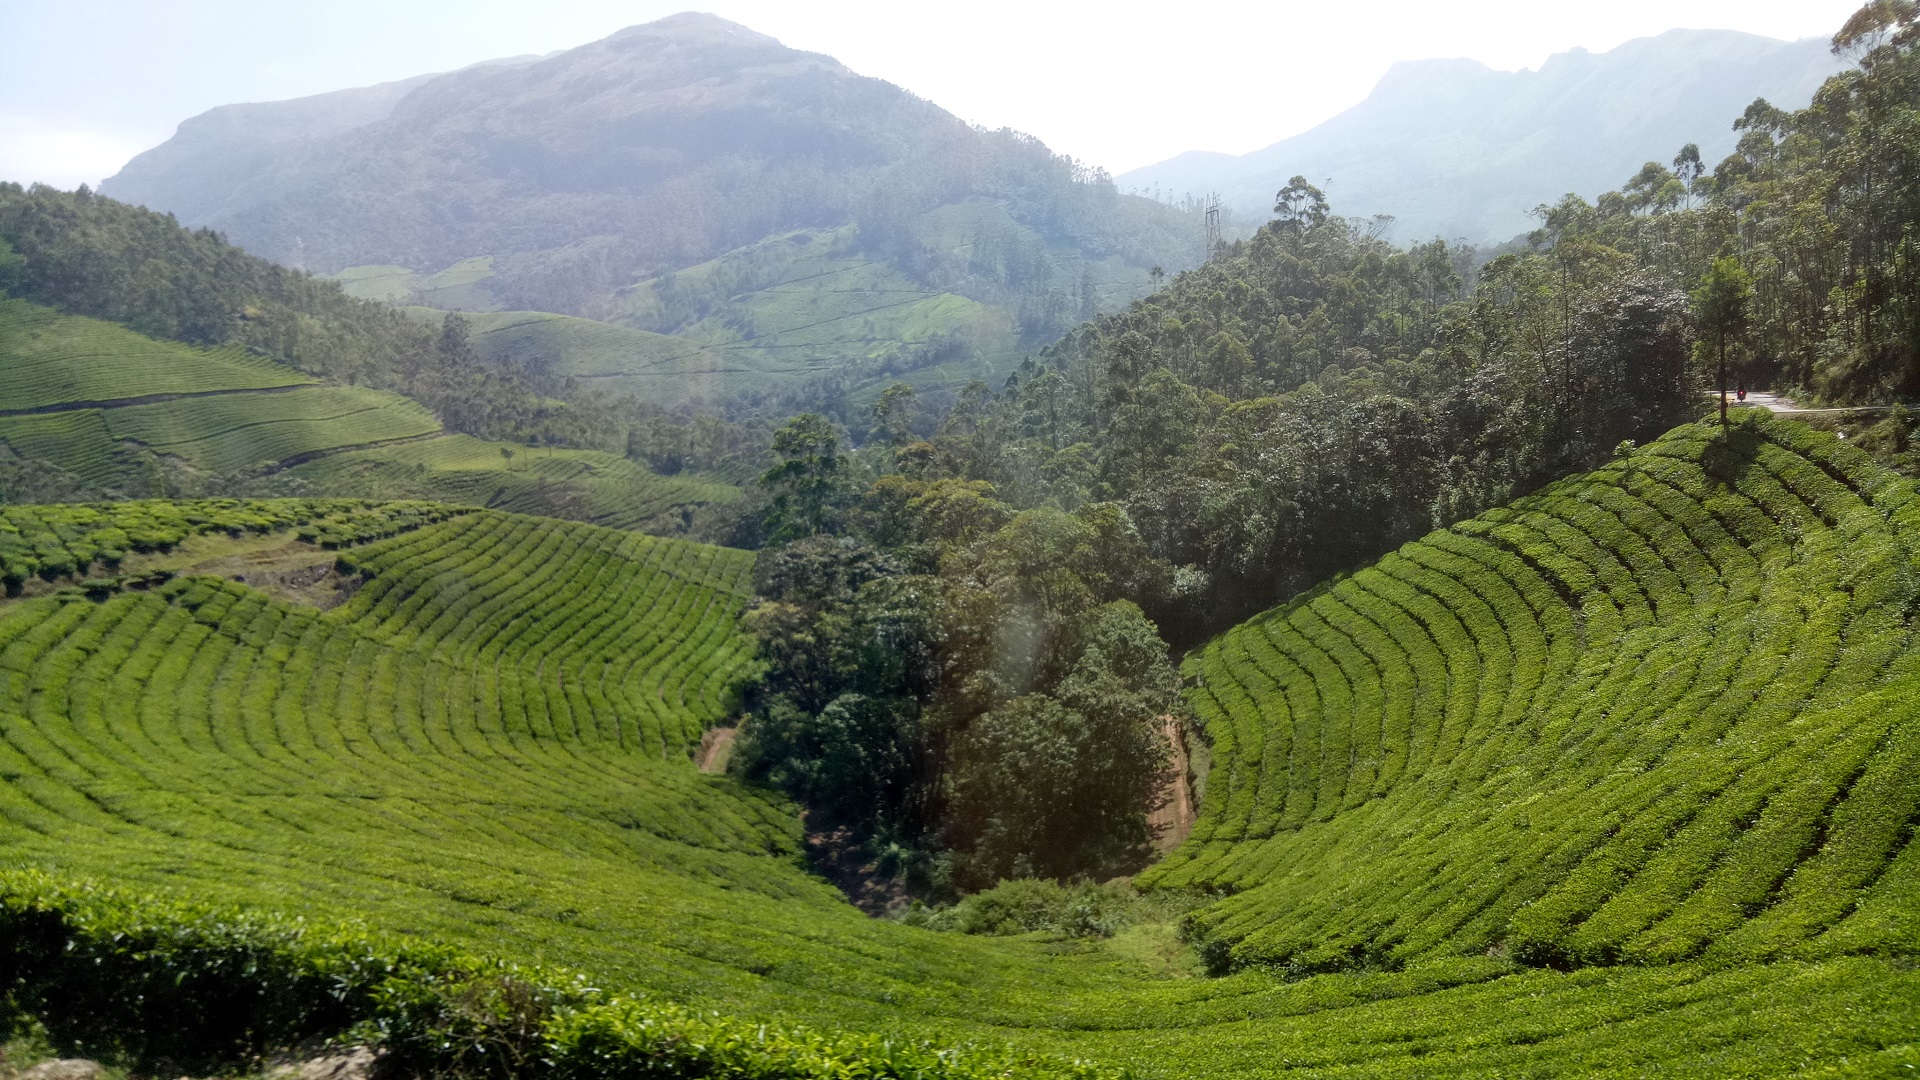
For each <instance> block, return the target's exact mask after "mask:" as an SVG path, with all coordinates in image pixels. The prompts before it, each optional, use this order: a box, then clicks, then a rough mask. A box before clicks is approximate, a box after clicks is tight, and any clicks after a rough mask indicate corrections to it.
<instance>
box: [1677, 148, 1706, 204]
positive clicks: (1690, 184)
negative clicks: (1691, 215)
mask: <svg viewBox="0 0 1920 1080" xmlns="http://www.w3.org/2000/svg"><path fill="white" fill-rule="evenodd" d="M1706 171H1707V167H1706V166H1705V165H1704V164H1702V163H1701V161H1700V146H1699V144H1698V143H1688V144H1687V145H1685V146H1683V147H1681V148H1680V152H1679V153H1678V154H1675V155H1674V156H1673V174H1674V175H1675V176H1677V177H1679V178H1680V183H1681V184H1682V185H1684V186H1685V187H1686V190H1687V203H1686V205H1687V209H1689V210H1691V209H1693V194H1694V188H1695V186H1696V185H1698V184H1699V183H1700V177H1701V174H1703V173H1705V172H1706Z"/></svg>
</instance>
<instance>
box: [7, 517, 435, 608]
mask: <svg viewBox="0 0 1920 1080" xmlns="http://www.w3.org/2000/svg"><path fill="white" fill-rule="evenodd" d="M463 513H466V511H464V510H461V509H458V508H454V507H448V506H440V505H435V504H431V503H404V502H401V503H370V502H360V501H357V500H351V499H272V500H261V501H241V500H237V499H211V500H204V501H199V502H168V501H163V500H157V499H156V500H148V501H142V502H118V503H99V504H96V505H92V506H85V505H71V504H69V505H61V506H9V507H0V579H3V580H4V581H5V582H6V584H7V587H8V589H9V590H10V591H14V590H17V589H18V587H19V585H20V583H21V582H22V581H25V580H26V579H27V578H29V577H32V576H34V575H36V574H37V575H39V576H40V577H44V578H47V579H49V580H52V579H54V578H59V577H68V576H77V575H84V574H85V573H87V571H88V570H90V569H91V568H92V567H94V566H95V565H101V566H105V567H106V568H108V569H113V568H115V567H117V566H118V565H119V563H120V561H121V560H122V559H124V558H126V557H127V554H128V553H129V552H151V551H166V550H167V549H169V548H171V547H173V546H174V545H175V544H178V543H180V542H181V541H182V540H185V539H187V538H188V537H190V536H195V535H198V534H200V533H208V532H225V533H230V534H232V535H236V536H237V535H240V534H242V533H246V532H254V533H263V532H273V531H278V530H283V529H298V531H299V536H300V539H302V540H307V541H309V542H312V543H318V544H322V545H323V546H326V547H344V546H347V545H350V544H357V543H364V542H366V541H369V540H376V539H380V538H383V537H388V536H394V535H397V534H399V533H402V532H406V531H408V530H410V529H416V528H419V527H421V526H423V525H431V524H433V523H435V522H438V521H445V520H446V519H448V518H451V517H456V516H458V515H460V514H463Z"/></svg>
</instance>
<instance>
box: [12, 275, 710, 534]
mask: <svg viewBox="0 0 1920 1080" xmlns="http://www.w3.org/2000/svg"><path fill="white" fill-rule="evenodd" d="M571 321H572V322H584V321H583V320H571ZM588 325H594V326H599V325H600V324H588ZM604 329H606V330H608V331H609V332H615V333H619V334H628V335H631V334H634V333H636V332H634V331H626V330H618V329H617V328H613V327H604ZM440 430H441V428H440V424H439V422H438V420H436V419H435V418H434V416H433V414H432V413H431V412H429V411H428V410H427V409H425V408H424V407H422V406H421V405H419V404H418V403H416V402H414V401H411V400H409V399H407V398H404V397H401V396H400V395H398V394H393V393H388V392H386V391H380V390H371V389H367V388H364V387H354V386H337V385H328V384H321V383H319V382H318V381H317V380H315V379H313V378H311V377H309V376H307V375H305V374H302V373H301V372H298V371H295V370H293V369H291V368H288V367H284V366H281V365H279V364H274V363H271V362H269V361H266V360H263V359H261V358H259V357H255V356H252V355H250V354H248V353H246V352H244V351H240V350H235V349H223V350H207V349H196V348H192V347H189V346H185V345H179V344H174V343H171V342H162V341H156V340H154V339H152V338H147V337H143V336H141V335H139V334H136V333H133V332H132V331H129V330H126V329H124V328H121V327H119V326H115V325H113V324H111V323H105V322H99V321H96V320H93V319H83V318H75V317H70V316H65V315H60V314H58V313H56V312H54V311H52V310H51V309H48V308H43V307H39V306H36V305H33V304H28V303H26V302H24V301H17V300H6V299H0V443H4V444H5V446H6V448H7V449H8V450H10V451H11V452H12V453H13V454H14V455H16V456H18V457H21V458H28V459H36V460H39V461H43V462H46V463H48V464H51V465H54V466H56V467H58V468H59V469H62V470H64V471H65V472H67V473H71V474H73V476H74V477H76V478H77V479H78V481H79V482H80V484H81V485H84V488H85V489H87V490H88V491H90V492H91V493H92V497H116V496H121V495H146V494H156V493H160V492H163V491H166V490H173V489H169V488H167V487H165V486H163V485H164V482H165V481H164V477H165V468H164V467H163V465H162V462H163V460H165V461H170V462H172V463H176V464H179V465H184V466H186V467H188V468H190V469H192V470H196V471H198V472H200V473H203V474H208V475H213V476H231V475H233V474H257V473H262V472H271V473H279V472H289V471H290V472H291V474H292V475H293V476H294V477H297V478H299V479H301V480H305V481H307V482H308V484H309V485H310V488H309V489H308V490H312V491H317V492H323V493H326V494H333V495H345V496H353V497H363V498H378V499H432V500H437V501H440V502H447V503H458V504H466V505H479V506H486V507H491V508H495V509H504V510H513V511H526V512H531V513H540V514H546V515H551V516H559V517H568V518H574V519H578V520H586V521H591V522H594V523H596V524H603V525H608V526H612V527H614V528H621V529H642V528H645V529H650V530H653V531H657V532H676V531H682V530H684V529H685V528H687V526H688V524H689V522H690V521H691V520H692V517H693V515H694V514H695V513H696V512H698V511H699V510H700V509H701V508H703V507H707V506H713V505H722V504H726V503H730V502H735V501H738V500H739V498H740V497H741V493H740V491H739V489H737V488H735V487H733V486H732V485H729V484H724V483H719V482H715V481H713V480H711V479H708V478H700V477H673V478H669V477H663V476H659V475H657V474H655V473H654V472H652V471H651V470H648V469H647V468H645V467H643V466H640V465H636V464H634V463H633V462H631V461H628V460H626V459H625V458H621V457H618V456H616V455H613V454H608V453H604V452H600V451H591V450H566V449H556V448H540V447H520V446H517V445H513V444H502V443H493V442H486V441H484V440H480V439H476V438H473V437H471V436H466V435H448V436H444V437H441V438H426V437H427V436H433V435H436V434H438V433H439V432H440ZM503 447H504V448H505V449H506V450H508V451H509V452H510V453H511V454H512V457H511V458H509V457H507V456H504V455H502V453H501V450H502V448H503ZM190 490H191V489H190ZM83 497H84V496H83Z"/></svg>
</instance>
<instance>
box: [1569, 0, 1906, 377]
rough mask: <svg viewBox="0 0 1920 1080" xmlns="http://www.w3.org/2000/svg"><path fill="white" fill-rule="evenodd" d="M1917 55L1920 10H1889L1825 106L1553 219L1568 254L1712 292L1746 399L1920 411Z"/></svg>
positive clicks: (1782, 116) (1712, 325) (1902, 1)
mask: <svg viewBox="0 0 1920 1080" xmlns="http://www.w3.org/2000/svg"><path fill="white" fill-rule="evenodd" d="M1916 46H1920V5H1916V4H1915V3H1914V2H1913V0H1873V2H1871V3H1868V4H1866V5H1865V6H1864V7H1862V8H1861V9H1860V10H1859V12H1858V13H1856V14H1855V15H1854V16H1853V17H1852V18H1851V19H1849V20H1848V22H1847V24H1846V25H1845V26H1844V27H1843V28H1842V29H1841V30H1840V32H1839V33H1838V34H1836V35H1834V39H1833V47H1834V50H1835V52H1837V53H1839V54H1841V55H1843V56H1849V57H1852V58H1853V59H1855V60H1856V61H1858V63H1857V66H1856V67H1853V68H1851V69H1849V70H1846V71H1843V72H1841V73H1840V74H1838V75H1835V76H1834V77H1833V78H1831V79H1829V80H1828V81H1827V82H1826V83H1825V85H1823V86H1822V87H1821V89H1820V91H1819V92H1818V93H1817V94H1816V95H1815V96H1814V100H1813V102H1812V104H1810V105H1809V106H1808V107H1806V108H1805V109H1801V110H1799V111H1798V112H1787V111H1785V110H1782V109H1778V108H1775V107H1774V106H1772V105H1770V104H1769V103H1767V102H1766V101H1764V100H1761V101H1755V102H1754V103H1753V104H1752V105H1751V106H1749V107H1748V108H1747V110H1746V113H1745V115H1743V116H1742V117H1740V118H1739V120H1738V121H1737V122H1736V123H1735V125H1734V126H1735V128H1736V129H1737V130H1739V131H1740V132H1741V137H1740V141H1739V143H1738V146H1737V148H1736V149H1735V151H1734V153H1733V154H1732V155H1730V156H1729V157H1727V158H1726V160H1724V161H1722V162H1720V163H1719V164H1717V165H1715V166H1713V167H1712V168H1711V169H1709V168H1708V167H1707V165H1708V163H1706V162H1703V161H1702V160H1701V158H1700V153H1699V150H1698V148H1697V147H1694V146H1687V147H1684V148H1682V149H1681V151H1680V153H1679V154H1678V155H1676V156H1675V158H1674V159H1673V161H1672V163H1671V164H1670V165H1669V164H1662V163H1660V162H1649V163H1647V165H1646V166H1645V167H1644V168H1642V169H1641V170H1640V172H1639V173H1638V174H1637V175H1636V176H1635V177H1634V178H1633V179H1632V180H1631V181H1629V182H1628V183H1627V184H1626V185H1625V186H1623V187H1622V188H1621V190H1619V191H1615V192H1609V193H1607V194H1605V195H1602V196H1601V197H1600V198H1599V199H1597V200H1595V201H1594V202H1592V203H1588V202H1587V201H1585V200H1583V199H1579V198H1575V197H1572V196H1569V197H1568V198H1567V199H1565V200H1564V201H1562V202H1561V203H1560V204H1558V205H1556V206H1553V207H1543V208H1542V211H1541V212H1542V216H1543V219H1544V221H1545V225H1546V232H1547V233H1549V234H1550V236H1551V242H1552V243H1554V244H1556V245H1560V244H1564V245H1567V246H1569V247H1571V248H1573V249H1575V250H1577V251H1586V250H1594V249H1600V250H1606V251H1610V252H1617V253H1626V254H1627V255H1629V256H1631V257H1632V258H1633V259H1634V260H1635V261H1636V262H1637V263H1638V264H1639V265H1640V266H1642V267H1643V268H1644V269H1645V270H1646V272H1647V273H1648V274H1649V276H1650V277H1652V279H1653V280H1656V281H1658V282H1660V283H1661V284H1662V285H1663V286H1665V287H1668V288H1672V289H1687V290H1700V289H1702V288H1705V289H1706V292H1711V293H1712V294H1713V296H1714V297H1715V298H1716V299H1713V300H1712V301H1711V302H1710V303H1708V305H1707V307H1706V308H1702V309H1700V312H1699V313H1700V314H1701V315H1703V316H1710V317H1706V318H1703V321H1702V322H1701V324H1700V327H1699V328H1700V330H1701V332H1702V338H1703V343H1704V345H1705V349H1706V351H1707V352H1708V353H1710V354H1711V355H1710V356H1706V357H1703V359H1707V360H1711V361H1714V362H1715V364H1716V366H1717V361H1718V359H1719V357H1720V355H1721V354H1722V353H1724V354H1725V355H1726V357H1727V361H1728V364H1729V368H1730V370H1729V373H1728V378H1729V380H1731V381H1732V382H1734V383H1735V384H1738V383H1739V382H1742V381H1745V382H1746V383H1747V384H1748V385H1762V386H1764V385H1778V386H1781V387H1785V388H1793V389H1797V390H1800V391H1802V392H1804V393H1807V394H1809V395H1812V396H1814V397H1817V398H1820V399H1824V400H1829V401H1835V402H1858V401H1870V400H1888V399H1910V398H1912V397H1914V396H1916V395H1920V270H1917V269H1916V267H1917V266H1920V139H1916V138H1915V137H1914V136H1913V134H1912V131H1913V123H1914V119H1915V118H1916V116H1920V51H1917V49H1916ZM1716 264H1718V265H1717V266H1716ZM1709 278H1711V279H1712V281H1711V282H1706V283H1705V284H1704V285H1703V282H1705V279H1709ZM1702 295H1703V298H1704V297H1705V295H1706V293H1704V292H1703V294H1702Z"/></svg>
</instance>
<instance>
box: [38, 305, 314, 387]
mask: <svg viewBox="0 0 1920 1080" xmlns="http://www.w3.org/2000/svg"><path fill="white" fill-rule="evenodd" d="M0 357H4V358H5V365H4V367H0V414H11V413H20V412H28V411H32V410H37V409H46V408H49V407H52V406H59V405H68V406H71V405H73V404H74V403H76V402H106V401H119V400H128V399H133V400H138V399H141V398H149V397H154V396H158V395H162V394H195V393H204V392H206V391H209V390H264V389H269V388H274V387H283V386H298V385H300V384H302V383H311V382H313V381H315V380H314V379H313V378H311V377H310V376H307V375H303V374H301V373H300V372H297V371H294V370H293V369H291V368H287V367H283V366H281V365H279V364H276V363H273V362H272V361H269V360H264V359H262V358H260V357H257V356H253V355H252V354H250V353H247V352H245V351H244V350H241V349H196V348H193V347H192V346H189V345H180V344H176V343H174V342H170V341H156V340H154V339H153V338H150V337H145V336H142V335H140V334H136V333H134V332H133V331H131V330H128V329H126V328H125V327H121V326H117V325H115V324H113V323H109V322H101V321H99V320H97V319H86V318H81V317H78V316H73V315H62V314H60V313H58V312H56V311H54V310H53V309H51V308H45V307H41V306H40V305H38V304H32V303H28V302H27V301H25V300H14V299H9V298H7V297H4V296H0Z"/></svg>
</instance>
